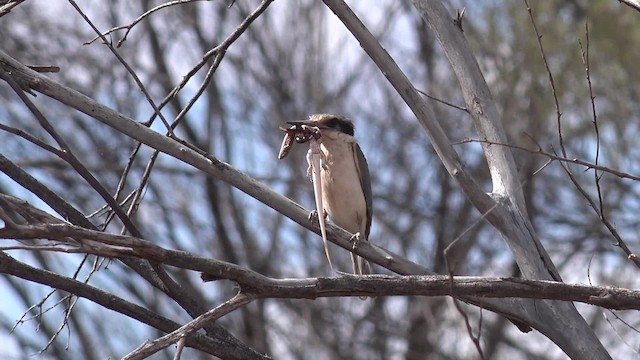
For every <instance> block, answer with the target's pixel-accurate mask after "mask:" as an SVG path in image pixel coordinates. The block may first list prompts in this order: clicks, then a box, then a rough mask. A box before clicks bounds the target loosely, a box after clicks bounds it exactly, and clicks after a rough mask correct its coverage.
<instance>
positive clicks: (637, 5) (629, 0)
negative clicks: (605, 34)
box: [618, 0, 640, 12]
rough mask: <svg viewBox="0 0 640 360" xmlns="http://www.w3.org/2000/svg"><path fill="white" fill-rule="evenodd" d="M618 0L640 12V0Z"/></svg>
mask: <svg viewBox="0 0 640 360" xmlns="http://www.w3.org/2000/svg"><path fill="white" fill-rule="evenodd" d="M618 2H619V3H620V4H625V5H627V6H628V7H630V8H632V9H634V10H636V11H638V12H640V1H638V0H618Z"/></svg>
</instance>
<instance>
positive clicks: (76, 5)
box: [68, 0, 173, 134]
mask: <svg viewBox="0 0 640 360" xmlns="http://www.w3.org/2000/svg"><path fill="white" fill-rule="evenodd" d="M68 1H69V3H70V4H71V6H73V8H74V9H75V10H76V11H77V12H78V14H80V16H81V17H82V18H83V19H84V21H85V22H86V23H87V24H88V25H89V26H90V27H91V28H92V29H93V31H95V32H96V34H98V36H99V37H100V39H102V42H103V43H104V44H105V45H106V46H107V48H109V50H111V53H112V54H113V55H114V56H115V57H116V59H118V61H119V62H120V63H121V64H122V66H124V68H125V69H126V70H127V72H129V74H130V75H131V77H132V78H133V80H134V81H135V82H136V84H137V85H138V87H139V88H140V91H142V93H143V94H144V97H145V98H146V99H147V101H148V102H149V105H151V107H152V108H153V111H154V113H155V114H157V115H158V116H159V117H160V119H161V120H162V123H163V124H164V126H165V127H166V128H167V131H169V133H171V134H173V130H172V129H171V127H170V126H169V122H168V121H167V119H166V118H165V117H164V115H162V112H161V111H160V109H159V108H158V107H157V106H156V103H155V102H154V101H153V99H152V98H151V95H150V94H149V92H148V91H147V88H146V87H145V86H144V84H143V83H142V80H140V78H139V77H138V74H136V72H135V70H133V68H131V66H129V63H127V61H126V60H125V59H124V58H123V57H122V56H121V55H120V53H119V52H118V51H117V50H116V49H115V48H114V47H113V44H111V42H110V41H108V40H107V38H106V37H105V36H104V35H102V33H101V32H100V30H98V28H97V27H96V26H95V25H94V24H93V22H92V21H91V19H89V17H88V16H87V15H86V14H85V13H84V12H83V11H82V9H80V6H78V4H77V3H76V2H75V1H74V0H68Z"/></svg>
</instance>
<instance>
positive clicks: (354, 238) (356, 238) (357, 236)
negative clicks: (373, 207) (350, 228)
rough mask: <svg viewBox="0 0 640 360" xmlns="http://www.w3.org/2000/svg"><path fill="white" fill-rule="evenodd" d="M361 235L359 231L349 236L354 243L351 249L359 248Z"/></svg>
mask: <svg viewBox="0 0 640 360" xmlns="http://www.w3.org/2000/svg"><path fill="white" fill-rule="evenodd" d="M360 236H361V235H360V232H359V231H358V232H357V233H355V234H353V235H352V236H351V238H349V242H351V243H352V245H351V249H353V250H355V249H357V248H358V244H360Z"/></svg>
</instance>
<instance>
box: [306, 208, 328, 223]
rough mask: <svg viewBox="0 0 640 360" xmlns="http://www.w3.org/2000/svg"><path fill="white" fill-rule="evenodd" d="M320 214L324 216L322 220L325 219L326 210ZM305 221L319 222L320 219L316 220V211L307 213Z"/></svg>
mask: <svg viewBox="0 0 640 360" xmlns="http://www.w3.org/2000/svg"><path fill="white" fill-rule="evenodd" d="M322 214H323V215H324V218H325V219H326V218H327V215H328V214H327V210H324V211H323V212H322ZM307 219H308V220H309V222H316V221H319V220H320V219H319V218H318V210H312V211H309V215H308V216H307Z"/></svg>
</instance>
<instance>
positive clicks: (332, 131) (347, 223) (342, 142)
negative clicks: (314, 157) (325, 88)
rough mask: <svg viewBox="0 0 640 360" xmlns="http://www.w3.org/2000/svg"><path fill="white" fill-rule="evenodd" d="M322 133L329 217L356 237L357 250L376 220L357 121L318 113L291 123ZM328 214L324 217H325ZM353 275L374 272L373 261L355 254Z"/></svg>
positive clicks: (324, 189) (323, 181)
mask: <svg viewBox="0 0 640 360" xmlns="http://www.w3.org/2000/svg"><path fill="white" fill-rule="evenodd" d="M287 123H288V124H290V125H306V126H312V127H317V128H318V129H319V130H320V133H321V137H320V150H321V151H322V166H321V167H320V168H321V169H320V173H321V174H320V175H321V176H320V177H321V185H322V186H321V188H322V200H323V204H324V208H325V211H326V215H328V217H329V219H330V220H331V221H332V222H333V223H334V224H336V225H337V226H339V227H341V228H343V229H344V230H346V231H348V232H350V233H352V234H354V235H353V237H352V239H351V240H352V241H353V243H354V248H355V247H356V246H357V244H358V242H359V241H368V239H369V233H370V231H371V221H372V217H373V201H372V200H373V199H372V194H371V178H370V176H369V166H368V165H367V160H366V158H365V157H364V154H363V152H362V149H360V145H358V143H357V142H356V138H355V137H354V134H355V128H354V125H353V122H352V121H351V120H349V119H347V118H346V117H344V116H341V115H333V114H315V115H311V116H310V117H309V119H308V120H302V121H288V122H287ZM323 215H324V214H323ZM351 262H352V265H353V273H354V274H357V275H365V274H370V273H371V266H370V265H369V262H368V261H366V260H365V259H363V258H362V257H360V256H358V255H356V254H354V253H351Z"/></svg>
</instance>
